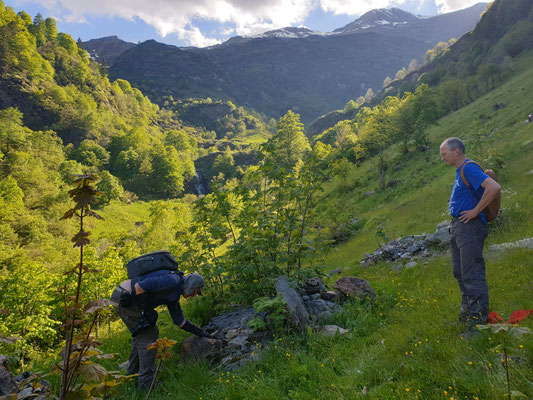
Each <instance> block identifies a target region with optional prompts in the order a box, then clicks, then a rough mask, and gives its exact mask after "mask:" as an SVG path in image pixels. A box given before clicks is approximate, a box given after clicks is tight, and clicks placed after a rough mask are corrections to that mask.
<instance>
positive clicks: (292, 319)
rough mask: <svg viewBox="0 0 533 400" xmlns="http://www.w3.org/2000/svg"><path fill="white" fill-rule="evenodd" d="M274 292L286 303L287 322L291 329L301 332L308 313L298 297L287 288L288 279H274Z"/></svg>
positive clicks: (307, 321) (307, 320) (294, 291)
mask: <svg viewBox="0 0 533 400" xmlns="http://www.w3.org/2000/svg"><path fill="white" fill-rule="evenodd" d="M275 286H276V292H277V293H278V294H280V295H281V296H282V297H283V300H285V302H286V303H287V310H288V312H289V318H288V322H289V325H290V326H291V327H292V328H295V329H299V330H303V329H305V328H306V327H307V325H308V323H309V313H308V312H307V310H306V308H305V305H304V302H303V300H302V298H301V297H300V295H299V294H298V293H297V292H296V290H294V289H293V288H291V287H290V286H289V278H287V277H286V276H280V277H278V278H277V279H276V283H275Z"/></svg>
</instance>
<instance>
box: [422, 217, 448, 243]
mask: <svg viewBox="0 0 533 400" xmlns="http://www.w3.org/2000/svg"><path fill="white" fill-rule="evenodd" d="M450 223H451V221H445V222H441V223H440V224H438V225H437V230H436V231H435V232H434V233H432V234H431V235H429V236H428V237H427V238H426V243H428V244H437V245H439V246H446V245H448V244H450V239H451V237H452V234H451V233H450V229H449V227H450Z"/></svg>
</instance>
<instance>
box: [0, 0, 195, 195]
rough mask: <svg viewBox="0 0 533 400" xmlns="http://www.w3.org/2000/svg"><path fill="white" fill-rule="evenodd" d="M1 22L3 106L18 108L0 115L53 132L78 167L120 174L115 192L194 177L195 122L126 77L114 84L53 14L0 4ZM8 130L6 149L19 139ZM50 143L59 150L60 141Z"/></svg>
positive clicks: (180, 183) (150, 190) (167, 191)
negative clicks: (185, 122) (188, 123)
mask: <svg viewBox="0 0 533 400" xmlns="http://www.w3.org/2000/svg"><path fill="white" fill-rule="evenodd" d="M0 29H1V32H0V36H1V37H2V45H1V50H0V65H2V68H3V69H2V73H1V74H0V89H2V92H3V93H5V94H4V95H2V96H0V107H2V108H8V107H11V108H15V109H17V110H18V111H17V112H20V113H22V115H20V117H18V119H17V118H12V117H10V116H7V115H6V116H4V117H3V118H4V119H6V120H11V121H12V122H10V123H11V124H13V123H15V124H16V123H18V124H19V125H23V126H26V127H29V128H31V129H33V130H43V131H53V132H55V134H56V135H57V137H59V138H60V139H61V141H62V142H63V143H64V144H68V146H66V147H65V152H66V154H67V158H68V159H69V160H72V161H76V162H78V163H79V166H78V167H75V168H76V169H78V170H79V169H83V170H85V171H93V172H103V171H107V172H106V176H108V175H107V174H112V176H113V177H117V178H119V182H116V180H115V181H114V185H115V186H116V187H117V190H115V195H114V196H115V197H116V193H119V192H120V191H121V190H122V189H121V188H118V186H117V185H119V186H123V187H124V188H126V189H127V190H129V191H131V192H134V193H136V194H137V195H138V196H150V197H173V196H176V195H179V194H180V193H181V192H182V191H183V187H184V182H185V181H186V180H190V179H191V178H192V177H193V176H194V165H193V159H194V158H195V157H196V156H197V150H196V140H195V139H194V137H193V136H192V134H196V133H197V132H196V130H195V129H191V128H188V129H186V128H183V127H182V125H181V124H180V123H179V122H178V121H177V120H176V119H175V118H174V117H173V116H172V113H171V112H168V111H161V110H159V107H158V106H156V105H154V104H152V103H151V102H150V101H149V100H148V99H147V98H146V97H145V96H143V94H142V93H141V92H140V91H139V90H138V89H135V88H132V87H131V85H130V84H129V83H128V82H126V81H124V80H120V79H119V80H117V81H115V82H113V83H111V82H110V81H109V80H108V78H107V76H106V75H105V73H104V72H103V69H102V67H101V66H100V65H99V64H97V63H96V62H94V61H91V60H90V59H89V56H88V54H87V52H86V51H85V50H83V49H80V48H78V46H77V44H76V43H75V42H74V40H73V39H72V38H71V37H70V36H69V35H67V34H65V33H57V28H56V27H55V21H54V20H53V19H51V18H48V19H46V20H44V19H43V18H42V17H41V16H40V15H38V16H36V17H35V18H34V20H33V21H31V18H30V17H29V16H28V15H27V14H26V13H24V12H21V13H19V14H15V13H14V11H13V10H12V9H11V8H9V7H7V8H6V7H5V6H4V4H3V3H2V4H1V5H0ZM17 121H18V122H17ZM13 129H14V128H13V127H10V126H7V128H6V130H5V132H3V133H2V135H3V136H6V138H5V140H4V141H5V149H6V151H9V147H10V143H11V142H12V141H16V138H17V133H16V132H15V131H13ZM55 148H57V149H58V150H57V151H59V152H61V151H62V149H61V142H58V143H57V144H56V146H55ZM52 151H56V150H52ZM75 165H76V164H72V163H71V164H70V167H72V168H74V166H75ZM70 172H72V171H70ZM77 172H79V171H77ZM107 180H108V181H109V180H112V179H111V178H109V179H107Z"/></svg>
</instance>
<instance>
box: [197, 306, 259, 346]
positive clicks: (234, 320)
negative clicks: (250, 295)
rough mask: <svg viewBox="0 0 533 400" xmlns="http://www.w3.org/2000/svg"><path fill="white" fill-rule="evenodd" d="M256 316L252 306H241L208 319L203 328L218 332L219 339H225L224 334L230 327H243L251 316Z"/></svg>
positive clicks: (210, 331)
mask: <svg viewBox="0 0 533 400" xmlns="http://www.w3.org/2000/svg"><path fill="white" fill-rule="evenodd" d="M256 316H257V313H256V312H255V310H254V308H253V307H242V308H239V309H237V310H235V311H231V312H228V313H225V314H222V315H218V316H216V317H214V318H212V319H211V321H209V324H207V325H206V326H205V327H204V329H205V330H206V331H207V332H209V333H213V332H218V333H217V337H218V338H219V339H225V335H226V333H227V332H229V331H230V330H232V329H245V328H246V327H247V326H248V322H250V321H251V320H252V319H253V318H255V317H256Z"/></svg>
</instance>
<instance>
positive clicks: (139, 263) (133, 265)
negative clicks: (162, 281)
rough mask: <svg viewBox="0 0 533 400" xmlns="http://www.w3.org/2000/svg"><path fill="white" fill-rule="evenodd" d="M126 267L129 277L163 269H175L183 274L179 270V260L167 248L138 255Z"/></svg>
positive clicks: (181, 273)
mask: <svg viewBox="0 0 533 400" xmlns="http://www.w3.org/2000/svg"><path fill="white" fill-rule="evenodd" d="M126 268H127V270H128V279H131V278H136V277H138V276H141V275H145V274H148V273H150V272H154V271H159V270H161V269H163V270H168V271H175V272H177V273H179V274H180V275H182V276H183V272H181V271H179V270H178V262H177V261H176V259H175V258H174V256H173V255H172V254H170V253H169V252H168V251H165V250H160V251H154V252H153V253H148V254H143V255H142V256H139V257H136V258H134V259H133V260H131V261H129V262H128V264H127V265H126Z"/></svg>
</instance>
